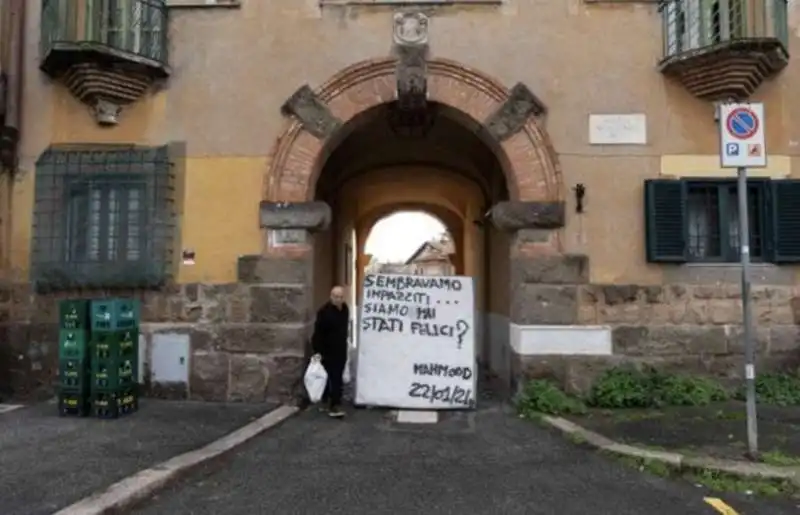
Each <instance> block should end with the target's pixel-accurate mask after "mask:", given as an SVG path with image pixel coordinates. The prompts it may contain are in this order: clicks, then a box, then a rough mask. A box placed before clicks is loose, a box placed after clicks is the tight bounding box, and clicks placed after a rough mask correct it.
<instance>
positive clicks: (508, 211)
mask: <svg viewBox="0 0 800 515" xmlns="http://www.w3.org/2000/svg"><path fill="white" fill-rule="evenodd" d="M489 218H490V219H491V221H492V223H493V224H494V225H495V227H497V228H498V229H500V230H502V231H508V232H512V231H519V230H523V229H559V228H561V227H563V226H564V219H565V209H564V203H563V202H523V201H506V202H498V203H497V204H495V205H494V207H492V209H490V210H489Z"/></svg>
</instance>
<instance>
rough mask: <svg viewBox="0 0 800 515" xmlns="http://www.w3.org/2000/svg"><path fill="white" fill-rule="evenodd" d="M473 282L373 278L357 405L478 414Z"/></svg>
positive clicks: (367, 292)
mask: <svg viewBox="0 0 800 515" xmlns="http://www.w3.org/2000/svg"><path fill="white" fill-rule="evenodd" d="M474 309H475V307H474V291H473V284H472V278H471V277H461V276H435V277H433V276H419V275H399V274H370V275H367V276H366V277H365V278H364V289H363V297H362V306H361V317H360V319H359V336H358V342H359V343H358V359H357V365H358V366H357V370H356V404H359V405H368V406H383V407H392V408H410V409H465V408H472V407H474V406H475V390H476V386H475V385H476V367H475V330H474V327H475V324H474V320H473V318H474Z"/></svg>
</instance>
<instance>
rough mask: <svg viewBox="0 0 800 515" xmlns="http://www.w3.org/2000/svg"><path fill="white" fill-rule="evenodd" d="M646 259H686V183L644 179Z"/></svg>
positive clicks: (661, 261)
mask: <svg viewBox="0 0 800 515" xmlns="http://www.w3.org/2000/svg"><path fill="white" fill-rule="evenodd" d="M644 209H645V231H646V236H647V245H646V247H647V261H649V262H654V263H682V262H685V261H686V241H687V224H686V183H684V182H683V181H680V180H672V179H651V180H647V181H644Z"/></svg>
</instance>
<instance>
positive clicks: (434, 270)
mask: <svg viewBox="0 0 800 515" xmlns="http://www.w3.org/2000/svg"><path fill="white" fill-rule="evenodd" d="M454 251H455V249H454V248H453V241H452V239H451V238H450V235H448V234H444V235H442V236H441V237H439V238H433V239H431V240H428V241H426V242H424V243H423V244H422V245H420V246H419V248H418V249H417V250H415V251H414V253H413V254H412V255H411V256H409V258H408V259H407V260H406V262H405V266H406V267H407V269H408V273H409V274H413V275H453V274H455V267H454V266H453V263H452V262H451V261H450V255H451V254H453V252H454Z"/></svg>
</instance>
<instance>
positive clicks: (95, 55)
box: [41, 0, 169, 125]
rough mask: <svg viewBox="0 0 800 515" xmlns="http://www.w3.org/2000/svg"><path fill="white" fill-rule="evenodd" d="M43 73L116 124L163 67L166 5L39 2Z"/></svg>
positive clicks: (131, 0) (107, 0) (145, 0)
mask: <svg viewBox="0 0 800 515" xmlns="http://www.w3.org/2000/svg"><path fill="white" fill-rule="evenodd" d="M41 30H42V37H41V69H42V71H44V72H45V73H47V74H48V75H49V76H51V77H53V78H55V79H58V80H60V81H61V82H62V83H63V84H64V85H66V86H67V87H68V88H69V89H70V91H72V93H73V94H74V95H75V96H76V97H77V98H79V99H80V100H82V101H83V102H85V103H86V104H88V105H90V106H91V107H93V108H94V110H95V115H96V116H97V120H98V122H99V123H101V124H104V125H114V124H116V123H117V117H118V115H119V112H120V110H121V108H122V107H123V106H125V105H128V104H130V103H132V102H135V101H137V100H138V99H139V98H141V97H142V96H143V95H144V94H145V93H146V92H147V91H148V90H149V89H150V87H151V86H152V85H153V83H154V82H155V81H157V80H160V79H164V78H166V77H167V76H168V75H169V67H168V66H167V7H166V2H165V0H42V18H41Z"/></svg>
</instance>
